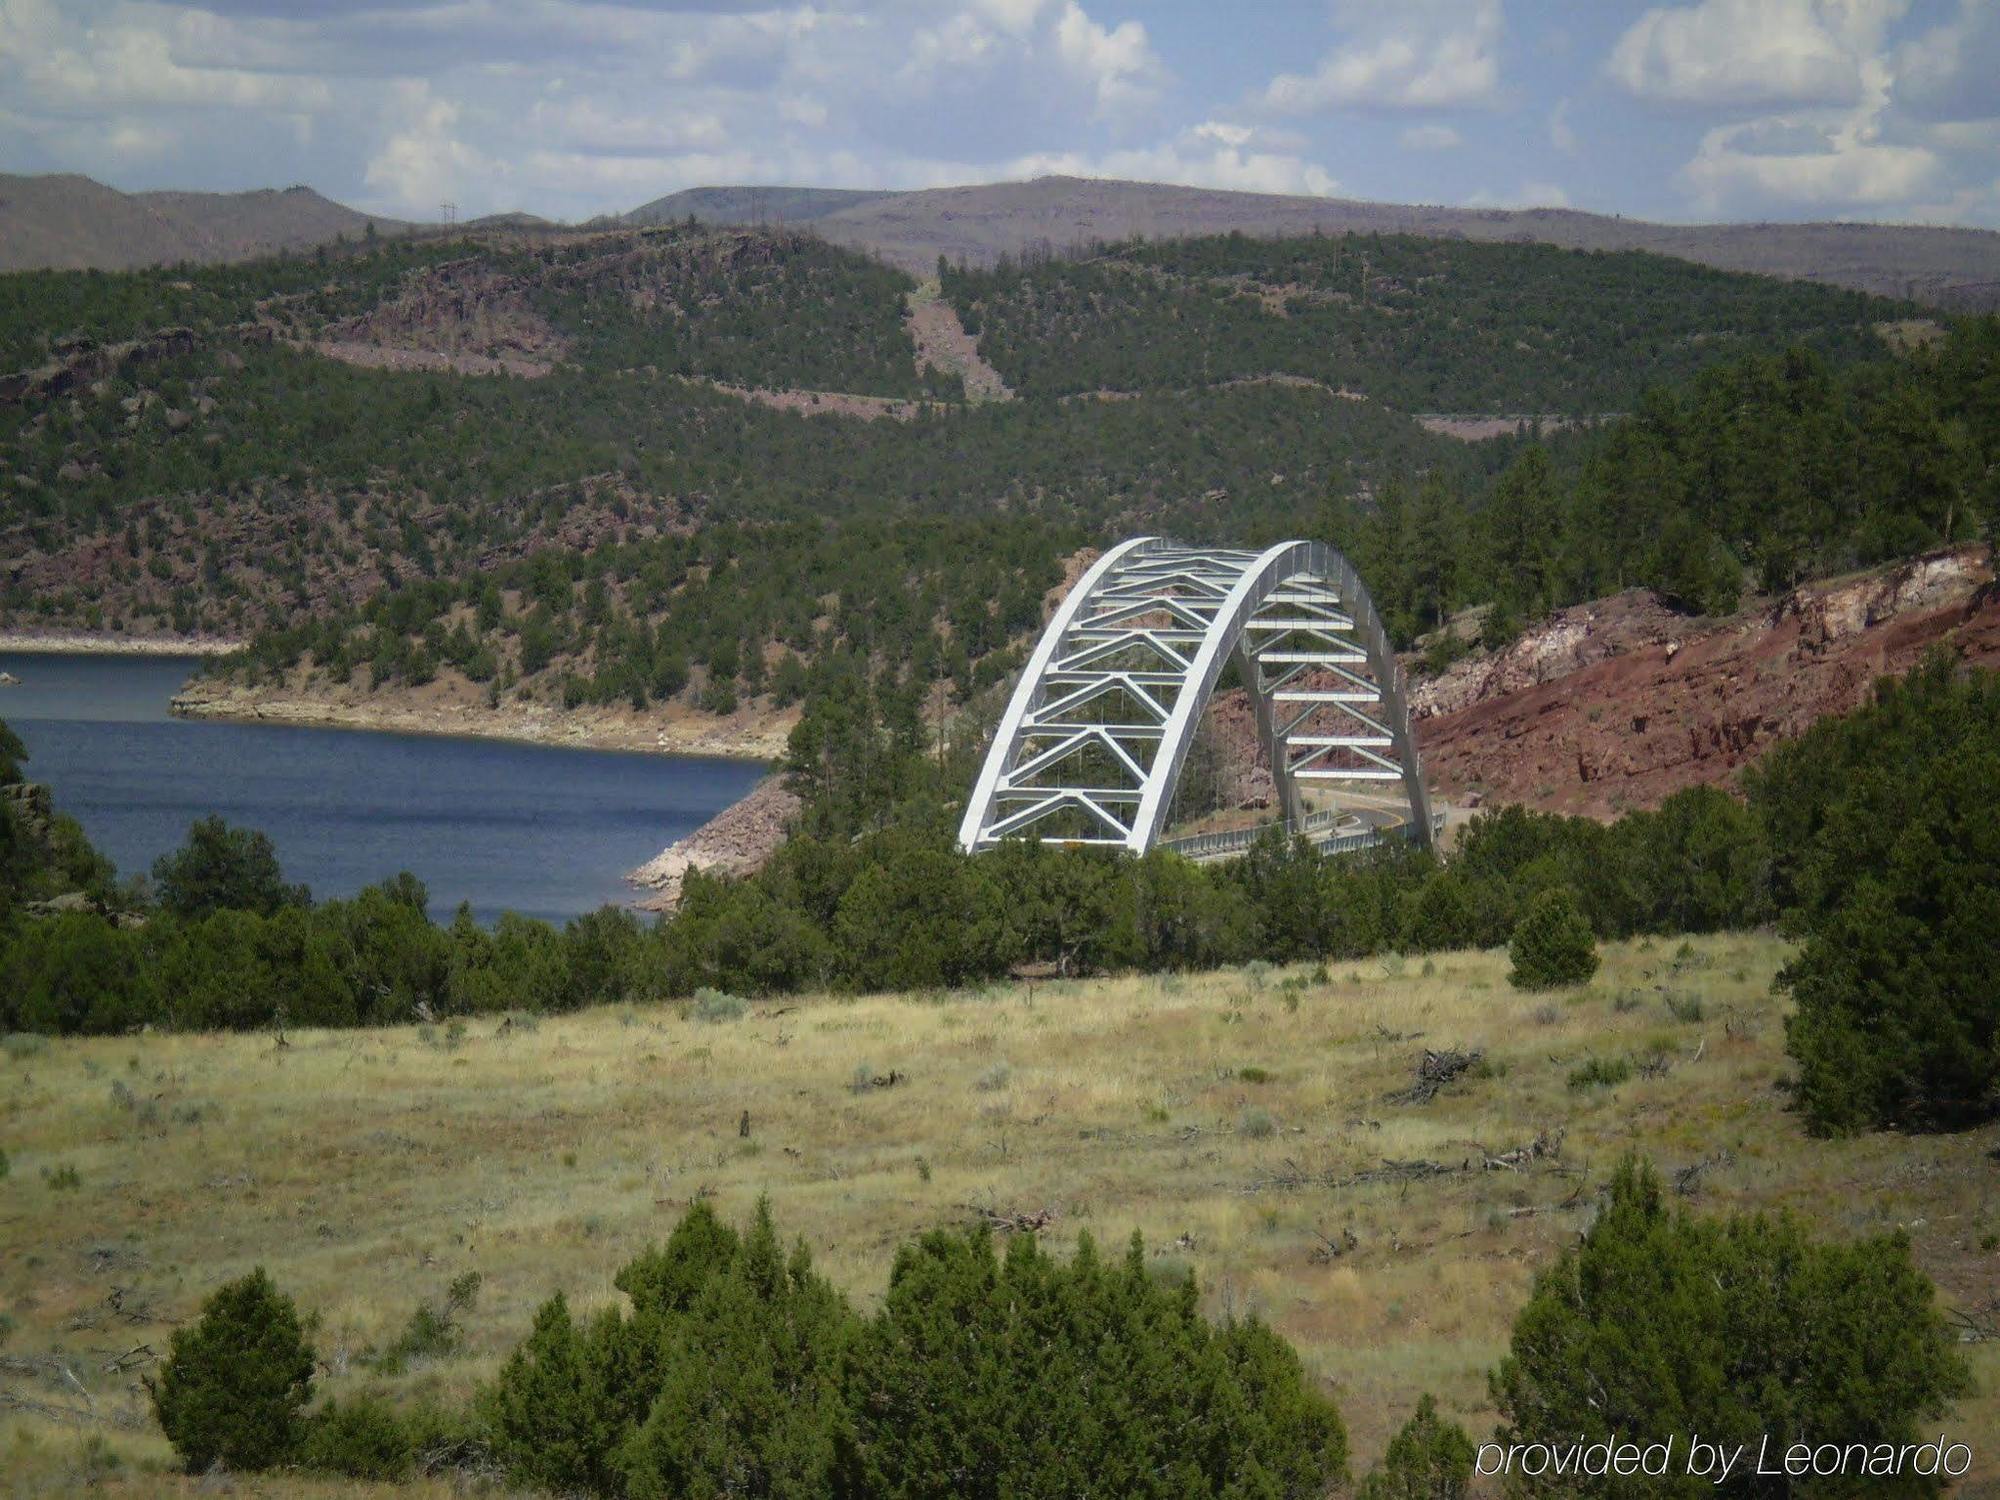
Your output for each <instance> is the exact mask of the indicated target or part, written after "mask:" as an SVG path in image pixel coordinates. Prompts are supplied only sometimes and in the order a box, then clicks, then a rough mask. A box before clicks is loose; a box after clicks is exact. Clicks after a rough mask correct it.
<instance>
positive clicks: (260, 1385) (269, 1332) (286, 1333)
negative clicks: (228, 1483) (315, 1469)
mask: <svg viewBox="0 0 2000 1500" xmlns="http://www.w3.org/2000/svg"><path fill="white" fill-rule="evenodd" d="M312 1382H313V1348H312V1345H311V1344H310V1343H308V1342H307V1340H306V1327H305V1324H304V1323H303V1322H302V1321H301V1320H300V1318H299V1311H298V1308H297V1307H296V1306H295V1305H294V1304H293V1302H292V1299H291V1298H290V1297H287V1296H286V1295H285V1294H284V1293H282V1292H280V1291H279V1290H278V1289H277V1287H275V1286H274V1285H272V1283H271V1279H270V1278H269V1277H268V1276H266V1275H265V1274H264V1268H263V1267H262V1266H259V1267H258V1268H257V1269H256V1270H254V1271H252V1272H251V1273H250V1274H249V1275H248V1276H245V1277H244V1278H242V1279H241V1280H240V1281H232V1282H230V1283H229V1284H228V1285H226V1286H224V1287H222V1288H221V1289H220V1290H218V1291H217V1292H216V1293H215V1294H214V1295H213V1296H211V1297H210V1298H209V1299H208V1300H207V1301H206V1302H204V1303H203V1304H202V1309H201V1317H200V1319H199V1320H198V1321H197V1322H196V1323H194V1324H193V1325H192V1326H191V1327H187V1328H180V1329H176V1330H175V1332H174V1336H173V1339H172V1341H171V1342H170V1344H169V1346H168V1352H167V1359H166V1362H165V1363H164V1364H163V1365H162V1366H161V1367H160V1378H159V1380H158V1381H157V1382H152V1381H149V1382H148V1385H149V1388H150V1389H151V1392H152V1396H153V1410H154V1413H155V1415H156V1416H157V1417H158V1418H159V1422H160V1430H161V1431H163V1432H164V1433H166V1435H167V1441H168V1442H170V1443H172V1444H173V1445H174V1451H175V1452H176V1453H178V1454H179V1455H180V1458H181V1462H182V1463H184V1464H185V1465H186V1466H187V1468H188V1471H189V1472H190V1473H194V1474H199V1473H203V1472H205V1471H206V1470H207V1469H209V1468H210V1467H211V1466H213V1465H215V1464H217V1463H220V1464H222V1465H223V1466H224V1467H226V1468H231V1469H242V1470H258V1469H268V1468H272V1467H274V1466H276V1465H278V1464H281V1463H283V1462H285V1461H286V1460H287V1459H289V1458H291V1457H292V1456H293V1454H294V1453H296V1452H297V1451H298V1446H299V1440H300V1438H301V1437H302V1436H303V1435H304V1431H305V1426H304V1422H303V1420H302V1417H303V1413H304V1411H305V1407H306V1402H307V1401H308V1400H309V1399H310V1398H311V1395H312Z"/></svg>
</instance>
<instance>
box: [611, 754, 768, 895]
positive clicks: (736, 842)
mask: <svg viewBox="0 0 2000 1500" xmlns="http://www.w3.org/2000/svg"><path fill="white" fill-rule="evenodd" d="M798 811H799V799H798V798H797V797H795V796H793V795H792V793H790V792H789V791H787V790H786V789H785V784H784V782H783V781H782V780H781V779H780V778H778V777H776V776H772V777H767V778H766V779H765V780H763V781H760V782H758V783H757V785H756V787H755V788H754V789H752V791H751V793H750V795H749V796H747V797H745V798H744V799H743V800H742V801H740V802H738V803H735V804H734V805H733V806H730V807H726V808H724V809H723V810H722V811H721V812H719V813H717V814H716V815H715V816H714V817H712V818H710V819H709V820H708V821H707V822H706V823H704V824H702V825H701V827H699V828H697V829H696V830H695V831H694V832H693V833H691V834H689V835H688V836H687V837H686V838H684V839H680V840H678V841H677V842H675V843H672V844H669V845H668V846H667V847H666V848H665V849H662V850H661V851H660V852H659V853H658V854H656V855H655V856H654V857H653V858H652V859H649V860H648V861H646V863H645V864H643V865H641V866H639V868H638V869H636V870H634V871H632V872H631V873H630V874H629V875H627V876H626V877H625V878H626V880H627V881H629V882H630V883H631V884H633V885H636V886H640V887H642V888H644V889H646V890H648V891H650V892H651V893H652V894H650V895H648V896H645V897H642V898H641V899H640V900H639V901H637V902H636V903H634V904H635V905H637V906H639V907H641V908H643V909H644V910H647V911H672V910H673V909H674V907H676V906H677V905H679V904H680V899H681V882H682V881H683V880H684V879H686V877H687V873H688V871H690V870H707V871H713V872H715V873H717V874H722V875H749V874H751V873H753V872H755V871H757V870H759V869H762V868H763V865H764V862H765V861H766V860H767V859H769V858H770V857H771V856H772V855H773V854H774V853H776V852H777V849H778V846H779V845H780V844H782V843H784V841H785V832H786V830H787V828H789V827H790V826H791V822H792V819H793V818H795V817H797V816H798Z"/></svg>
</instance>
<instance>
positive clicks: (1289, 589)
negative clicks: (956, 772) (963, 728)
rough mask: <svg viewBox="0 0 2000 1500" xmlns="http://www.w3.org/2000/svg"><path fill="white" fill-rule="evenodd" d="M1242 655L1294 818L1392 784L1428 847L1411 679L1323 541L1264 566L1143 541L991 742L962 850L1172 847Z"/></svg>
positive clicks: (1270, 553)
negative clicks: (1171, 816)
mask: <svg viewBox="0 0 2000 1500" xmlns="http://www.w3.org/2000/svg"><path fill="white" fill-rule="evenodd" d="M1232 657H1233V658H1234V659H1235V660H1236V661H1237V662H1238V664H1239V665H1240V667H1241V669H1242V678H1243V682H1244V685H1245V686H1246V687H1247V688H1248V689H1249V691H1250V697H1251V700H1252V703H1253V705H1254V707H1255V710H1256V716H1257V729H1258V734H1259V737H1260V738H1261V739H1262V741H1263V745H1264V749H1265V752H1266V754H1267V755H1268V756H1269V758H1270V763H1271V773H1272V778H1273V780H1274V781H1275V782H1276V784H1277V788H1278V794H1279V799H1280V805H1281V807H1282V809H1283V815H1284V817H1285V819H1286V821H1287V822H1288V823H1289V824H1290V826H1292V827H1294V828H1299V829H1303V828H1305V827H1306V826H1307V817H1306V813H1307V807H1306V803H1307V797H1308V793H1309V789H1310V788H1314V787H1316V786H1318V785H1320V784H1324V783H1335V784H1338V783H1346V784H1349V785H1351V786H1359V785H1365V784H1367V783H1371V782H1372V783H1382V784H1389V783H1392V784H1394V785H1395V786H1396V787H1398V788H1400V792H1401V796H1400V798H1399V799H1397V800H1400V801H1402V802H1405V803H1406V804H1407V812H1406V814H1405V821H1404V823H1403V827H1404V828H1405V830H1406V832H1407V834H1408V836H1409V837H1411V838H1413V839H1415V840H1416V841H1417V842H1419V843H1421V844H1423V845H1425V846H1429V844H1430V842H1431V837H1432V825H1431V814H1430V804H1429V797H1428V795H1427V793H1426V792H1425V789H1424V783H1423V775H1422V771H1421V768H1420V767H1419V766H1418V764H1417V748H1416V742H1415V740H1414V739H1413V737H1412V736H1411V734H1410V717H1409V706H1408V702H1407V700H1406V698H1405V695H1404V687H1403V678H1402V672H1401V669H1400V667H1399V666H1398V664H1397V661H1396V656H1395V653H1394V652H1393V651H1392V650H1391V649H1390V647H1389V639H1388V636H1387V634H1386V633H1385V632H1384V631H1383V629H1382V623H1381V621H1380V619H1379V618H1378V617H1377V616H1376V613H1375V606H1374V603H1373V601H1371V600H1370V599H1369V597H1368V590H1367V589H1366V588H1365V587H1364V586H1363V585H1362V582H1361V579H1360V576H1359V575H1358V574H1357V573H1356V572H1355V570H1354V567H1353V565H1352V564H1351V563H1349V562H1348V560H1347V559H1346V558H1345V557H1343V556H1342V555H1341V554H1340V553H1339V552H1337V551H1335V550H1334V549H1333V548H1332V547H1329V546H1327V545H1326V544H1325V543H1323V542H1312V541H1291V542H1281V543H1279V544H1278V545H1277V546H1274V547H1267V548H1265V549H1264V550H1263V551H1261V552H1256V551H1247V550H1242V549H1235V548H1220V547H1187V546H1180V545H1177V544H1175V543H1172V542H1169V541H1167V540H1165V539H1163V538H1161V537H1152V536H1142V537H1134V538H1132V539H1131V540H1129V541H1125V542H1121V543H1119V544H1118V545H1117V546H1115V547H1113V548H1111V549H1110V550H1109V551H1107V552H1106V553H1104V555H1103V556H1101V557H1099V558H1098V559H1097V561H1096V562H1095V563H1093V564H1092V565H1091V567H1090V568H1089V570H1088V571H1087V572H1085V573H1084V575H1083V576H1082V577H1081V578H1079V579H1078V580H1077V582H1076V584H1075V585H1074V586H1073V587H1072V588H1071V589H1070V591H1069V593H1068V595H1067V596H1066V597H1065V598H1064V599H1063V601H1062V604H1061V605H1060V606H1059V607H1058V608H1057V610H1056V612H1055V615H1054V617H1053V618H1052V619H1051V620H1050V621H1049V623H1048V626H1047V628H1046V629H1045V630H1044V631H1043V633H1042V636H1041V639H1040V640H1039V641H1037V642H1036V644H1035V650H1034V654H1033V655H1032V656H1030V657H1029V659H1028V663H1027V666H1026V667H1025V668H1024V669H1023V670H1022V672H1021V678H1020V681H1019V683H1018V684H1016V686H1015V689H1014V694H1013V697H1012V699H1011V700H1010V701H1009V703H1008V705H1007V711H1006V713H1005V715H1004V716H1003V717H1002V718H1001V720H1000V724H999V727H998V728H997V729H996V730H995V732H994V736H993V744H992V747H991V748H990V749H989V750H988V752H987V756H986V760H985V763H984V764H983V765H982V766H981V768H980V772H979V779H978V781H977V783H976V784H975V785H974V787H973V792H972V798H971V801H970V802H969V803H968V804H967V806H966V810H965V819H964V822H963V823H962V824H961V825H960V828H959V843H960V845H961V846H962V847H963V848H965V849H967V850H969V851H974V852H977V851H978V850H981V849H988V848H992V847H993V846H994V845H996V844H998V843H1000V842H1002V841H1003V840H1005V839H1007V838H1010V837H1016V836H1025V837H1028V838H1034V839H1038V840H1040V841H1042V842H1045V843H1061V844H1094V845H1105V846H1110V847H1114V848H1123V849H1128V850H1130V851H1132V852H1133V853H1135V854H1143V853H1145V852H1146V851H1147V850H1148V849H1150V848H1152V847H1153V846H1154V845H1155V844H1156V843H1158V842H1159V840H1160V835H1161V832H1162V831H1163V829H1164V828H1165V826H1166V820H1167V816H1168V813H1169V810H1170V808H1171V806H1172V803H1173V797H1174V792H1175V789H1176V788H1177V787H1178V785H1179V783H1180V775H1181V769H1182V766H1183V765H1184V763H1185V762H1186V759H1187V753H1188V747H1189V745H1190V744H1191V743H1192V741H1193V738H1194V732H1195V727H1196V725H1197V724H1198V722H1199V721H1200V718H1201V714H1202V711H1203V710H1204V709H1205V708H1206V707H1207V705H1208V701H1209V698H1210V697H1211V695H1212V694H1213V693H1214V691H1215V685H1216V683H1217V681H1218V680H1219V679H1220V677H1221V676H1222V673H1223V670H1224V668H1225V666H1226V665H1227V664H1228V662H1229V661H1230V659H1231V658H1232Z"/></svg>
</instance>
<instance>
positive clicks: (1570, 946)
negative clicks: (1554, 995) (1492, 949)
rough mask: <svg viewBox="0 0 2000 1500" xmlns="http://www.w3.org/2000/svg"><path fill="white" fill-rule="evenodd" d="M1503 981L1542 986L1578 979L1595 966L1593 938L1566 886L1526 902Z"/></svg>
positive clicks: (1578, 981) (1518, 985) (1530, 987)
mask: <svg viewBox="0 0 2000 1500" xmlns="http://www.w3.org/2000/svg"><path fill="white" fill-rule="evenodd" d="M1507 955H1508V957H1509V958H1511V959H1512V960H1513V961H1514V967H1513V968H1512V969H1511V970H1510V971H1509V972H1508V975H1507V982H1508V983H1510V984H1512V985H1513V986H1514V987H1515V988H1516V989H1523V990H1546V989H1555V988H1557V987H1559V986H1562V985H1570V984H1582V983H1583V982H1584V981H1585V980H1587V979H1589V978H1590V976H1591V975H1593V974H1595V973H1596V972H1597V939H1596V936H1595V935H1594V934H1593V933H1592V932H1591V930H1590V921H1589V919H1588V918H1586V917H1585V916H1584V914H1583V910H1582V908H1581V907H1579V906H1578V905H1577V902H1576V895H1575V893H1574V892H1573V891H1571V890H1570V888H1569V887H1568V886H1555V887H1552V888H1551V889H1549V890H1545V891H1543V892H1541V893H1540V894H1539V895H1537V896H1536V897H1535V898H1534V899H1533V900H1532V901H1530V902H1529V903H1528V909H1527V910H1526V911H1525V912H1523V913H1522V914H1521V920H1520V922H1519V923H1518V924H1517V925H1516V926H1515V928H1514V938H1513V941H1512V942H1511V943H1510V944H1509V945H1508V949H1507Z"/></svg>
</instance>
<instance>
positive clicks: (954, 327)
mask: <svg viewBox="0 0 2000 1500" xmlns="http://www.w3.org/2000/svg"><path fill="white" fill-rule="evenodd" d="M903 321H904V323H905V325H906V326H907V327H908V328H909V330H910V338H911V340H912V342H914V343H915V344H916V346H917V368H919V369H922V368H924V367H925V366H927V365H928V366H929V367H931V368H932V369H936V370H941V371H943V372H944V373H946V374H956V375H957V376H958V377H959V378H960V379H962V380H963V381H964V382H965V394H966V397H967V398H968V399H969V400H973V401H1011V400H1013V399H1014V392H1013V390H1012V389H1011V388H1010V387H1009V386H1008V384H1007V382H1006V381H1005V380H1004V379H1002V378H1001V375H1000V372H999V371H998V370H996V369H994V368H993V366H991V365H989V364H988V363H987V362H986V360H985V357H984V356H983V355H981V354H980V352H979V341H978V340H977V339H975V338H974V337H973V336H972V335H971V334H969V333H967V332H966V331H965V325H964V324H963V323H961V322H959V320H958V310H957V309H956V308H954V307H953V306H952V305H951V304H950V303H949V302H947V301H945V300H944V298H943V297H941V296H939V295H938V288H937V284H936V283H935V282H928V281H927V282H925V283H924V284H923V285H922V286H920V287H918V288H917V290H916V291H914V292H912V293H911V294H910V297H909V301H908V303H907V311H906V313H905V315H904V319H903Z"/></svg>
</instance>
